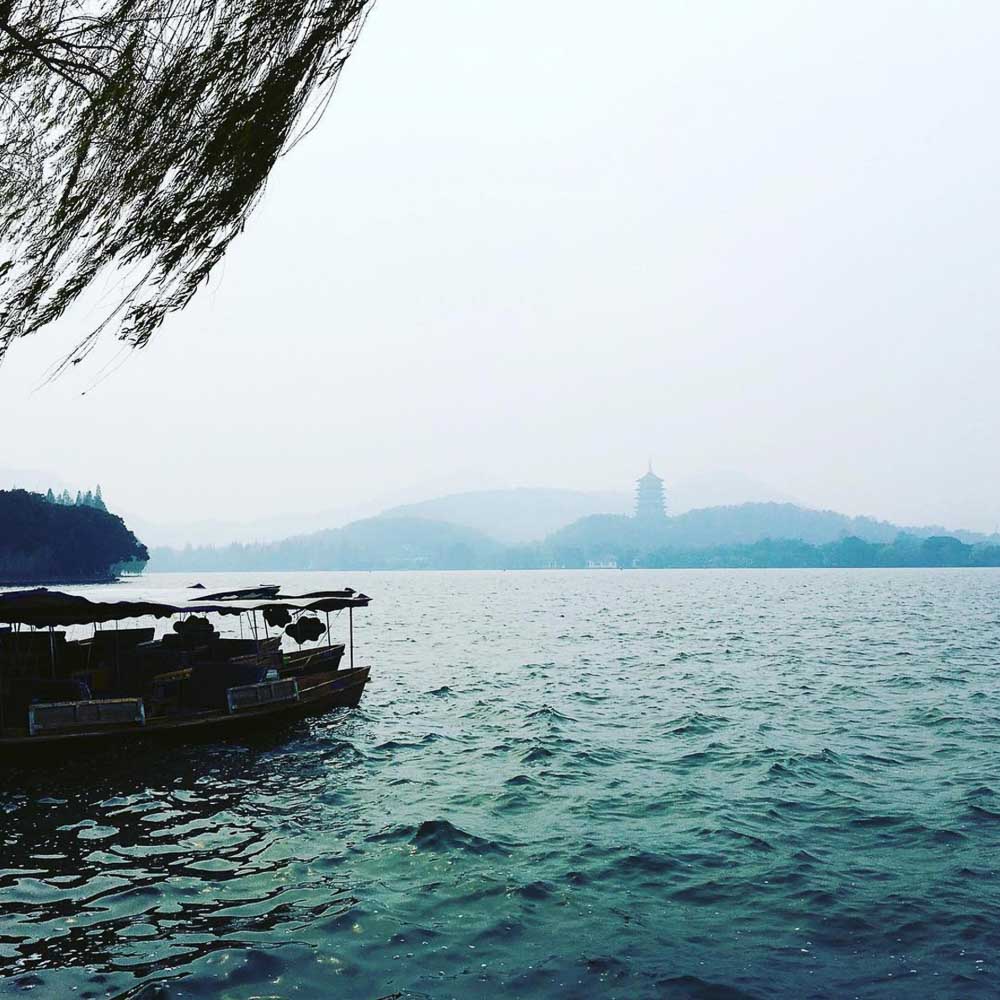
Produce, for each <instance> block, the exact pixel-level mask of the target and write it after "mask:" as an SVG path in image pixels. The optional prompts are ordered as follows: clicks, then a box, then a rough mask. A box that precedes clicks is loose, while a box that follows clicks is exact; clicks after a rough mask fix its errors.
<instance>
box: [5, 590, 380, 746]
mask: <svg viewBox="0 0 1000 1000" xmlns="http://www.w3.org/2000/svg"><path fill="white" fill-rule="evenodd" d="M267 590H268V593H267V594H266V595H264V597H263V599H262V600H261V599H259V598H255V599H251V600H248V599H247V593H248V592H247V591H233V592H230V593H229V594H224V595H217V598H218V599H217V601H216V603H214V604H209V603H205V602H200V603H198V604H158V603H152V602H141V601H140V602H136V601H118V602H92V601H88V600H86V599H85V598H82V597H76V596H74V595H69V594H61V593H58V592H55V591H49V590H45V589H38V590H33V591H19V592H15V593H7V594H0V628H7V629H9V630H6V631H0V758H3V759H27V758H30V756H31V755H32V753H33V752H35V751H41V750H43V749H66V748H70V747H72V748H76V747H90V746H97V745H107V744H108V743H117V742H124V741H128V740H134V739H144V740H148V739H153V738H164V737H173V738H180V739H194V738H199V737H201V736H218V735H226V734H229V733H234V732H237V731H247V730H257V729H260V728H262V727H264V726H267V725H271V724H274V723H283V722H287V721H290V720H293V719H298V718H302V717H304V716H307V715H313V714H317V713H322V712H326V711H328V710H330V709H332V708H337V707H345V708H348V707H354V706H356V705H357V704H358V703H359V701H360V700H361V696H362V694H363V692H364V688H365V685H366V683H367V682H368V678H369V674H370V667H367V666H363V667H355V665H354V641H353V640H354V620H353V611H354V609H355V608H358V607H366V606H367V605H368V603H369V600H370V599H369V598H368V597H367V596H365V595H364V594H356V593H354V592H353V591H350V592H347V591H328V592H319V593H317V594H310V595H306V596H303V597H289V596H282V595H280V594H278V593H277V591H276V590H275V589H274V588H271V587H268V588H267ZM272 590H273V591H274V592H273V593H271V591H272ZM345 609H346V610H347V611H348V621H349V645H348V646H345V644H344V643H333V642H332V641H331V640H330V635H329V615H330V613H331V612H335V611H342V610H345ZM258 612H260V613H262V614H263V617H264V625H263V626H259V625H258V620H257V615H258ZM317 613H323V614H325V615H326V616H327V627H326V628H323V627H322V625H321V624H320V623H319V619H318V618H317V617H316V616H317ZM216 615H219V616H224V615H240V616H246V618H245V619H244V621H248V622H250V624H251V632H252V637H250V638H247V637H244V638H239V639H237V638H229V637H224V636H222V635H221V634H220V633H219V632H218V631H217V630H216V629H215V627H214V626H213V625H212V623H211V620H210V619H211V617H213V616H216ZM146 617H149V618H153V619H156V618H174V619H175V621H174V623H173V628H172V630H171V631H169V632H167V633H166V634H165V635H163V636H161V637H160V638H159V639H157V638H154V636H155V628H153V627H146V628H130V629H124V628H120V627H119V623H120V622H122V621H125V620H131V619H136V618H146ZM286 619H292V620H294V625H293V624H292V623H291V622H290V623H289V625H288V628H287V629H286V632H288V629H291V632H290V633H288V634H292V635H295V636H296V637H297V638H299V639H301V635H302V633H303V631H306V632H309V633H310V634H311V635H315V636H317V638H318V636H319V633H324V634H325V636H326V641H325V643H324V644H317V645H315V646H312V647H309V648H305V649H303V648H301V645H300V648H299V649H297V650H295V651H287V652H286V651H284V650H283V649H282V639H283V636H282V634H281V633H280V632H279V633H278V634H277V635H271V634H270V633H269V632H268V626H267V622H268V621H269V620H271V621H276V620H277V621H284V620H286ZM109 623H114V628H112V629H101V628H100V626H101V625H107V624H109ZM303 623H305V624H306V625H308V628H306V627H305V626H304V624H303ZM79 625H92V626H93V627H94V633H93V635H92V636H90V637H87V638H82V639H76V640H70V639H68V638H67V634H66V632H65V631H63V630H62V628H61V627H62V626H79ZM296 626H298V628H297V629H296ZM39 629H41V630H43V631H38V630H39ZM317 630H318V631H317ZM262 631H263V635H262V634H261V632H262ZM345 653H347V654H348V655H349V666H348V667H346V668H342V667H341V663H342V660H343V658H344V656H345ZM32 748H34V749H32Z"/></svg>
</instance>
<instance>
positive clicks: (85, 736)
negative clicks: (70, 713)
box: [0, 667, 371, 763]
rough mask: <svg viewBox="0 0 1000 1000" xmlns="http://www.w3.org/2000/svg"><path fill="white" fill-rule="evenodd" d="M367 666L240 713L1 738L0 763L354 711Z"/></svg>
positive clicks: (313, 681) (211, 735) (212, 735)
mask: <svg viewBox="0 0 1000 1000" xmlns="http://www.w3.org/2000/svg"><path fill="white" fill-rule="evenodd" d="M370 670H371V668H370V667H357V668H355V669H353V670H339V671H337V672H336V673H331V674H320V675H314V676H310V677H308V678H303V683H302V684H301V686H300V688H299V697H298V699H297V700H295V701H286V702H280V703H276V704H269V705H261V706H260V707H257V708H249V709H245V710H242V711H239V712H199V713H196V714H192V715H184V716H172V717H169V718H155V717H154V718H150V719H147V720H146V722H145V724H135V725H123V726H116V727H115V728H114V729H94V730H84V731H74V732H68V733H46V734H37V735H35V736H29V735H27V734H25V735H4V736H0V759H2V760H3V761H4V762H6V763H28V762H29V760H30V758H31V757H33V756H34V755H35V753H36V752H42V751H47V750H48V751H51V750H56V751H59V752H66V751H71V752H76V751H78V750H81V749H85V748H90V747H94V748H97V747H107V746H110V745H115V744H122V743H126V742H128V743H130V744H131V743H134V742H136V741H153V740H176V741H182V742H186V741H194V740H201V739H216V738H219V737H226V736H230V735H236V734H240V733H247V732H255V731H262V730H265V729H268V728H271V727H273V726H276V725H282V724H287V723H289V722H294V721H296V720H298V719H302V718H305V717H307V716H311V715H321V714H323V713H324V712H328V711H330V710H331V709H334V708H354V707H356V706H357V705H358V703H359V702H360V701H361V695H362V694H363V693H364V689H365V685H366V684H367V683H368V675H369V673H370Z"/></svg>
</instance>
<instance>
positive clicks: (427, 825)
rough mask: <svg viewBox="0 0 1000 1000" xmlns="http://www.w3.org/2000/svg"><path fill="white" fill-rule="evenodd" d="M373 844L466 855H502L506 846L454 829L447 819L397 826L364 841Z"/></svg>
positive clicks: (457, 828)
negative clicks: (385, 843)
mask: <svg viewBox="0 0 1000 1000" xmlns="http://www.w3.org/2000/svg"><path fill="white" fill-rule="evenodd" d="M365 839H366V840H368V841H376V842H389V843H393V842H397V843H408V844H411V845H412V846H414V847H416V848H419V849H420V850H423V851H438V852H441V853H447V852H448V851H464V852H466V853H468V854H505V853H506V850H505V845H503V844H501V843H500V842H498V841H495V840H488V839H486V838H485V837H477V836H476V835H475V834H474V833H468V832H467V831H465V830H462V829H460V828H459V827H457V826H455V824H454V823H450V822H449V821H448V820H446V819H427V820H424V821H423V822H422V823H421V824H420V825H419V826H412V825H405V824H404V825H400V826H394V827H392V828H390V829H388V830H382V831H380V832H379V833H373V834H371V835H369V836H368V837H366V838H365Z"/></svg>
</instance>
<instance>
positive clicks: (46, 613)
mask: <svg viewBox="0 0 1000 1000" xmlns="http://www.w3.org/2000/svg"><path fill="white" fill-rule="evenodd" d="M328 593H329V594H330V595H331V596H327V597H318V598H315V599H314V598H313V595H304V596H303V597H301V598H299V597H283V596H280V595H279V596H276V597H273V598H268V599H266V600H256V601H224V602H219V603H215V604H210V603H207V602H205V601H199V602H197V603H194V602H192V603H191V604H184V603H177V604H166V603H160V602H157V601H91V600H88V599H87V598H86V597H80V596H79V595H77V594H65V593H63V592H62V591H58V590H48V589H46V588H45V587H38V588H36V589H34V590H15V591H7V592H5V593H0V623H3V624H7V625H34V626H35V627H38V628H45V627H47V626H54V625H93V624H97V623H105V622H117V621H124V620H126V619H128V618H148V617H152V618H171V617H173V616H174V615H181V614H218V615H238V614H244V613H245V612H248V611H250V612H252V611H264V610H266V609H267V608H287V609H288V610H289V611H294V612H302V611H321V612H327V611H342V610H343V609H344V608H364V607H367V606H368V603H369V602H370V601H371V598H370V597H368V596H367V595H365V594H353V596H341V594H342V592H338V591H329V592H328ZM333 595H336V596H333Z"/></svg>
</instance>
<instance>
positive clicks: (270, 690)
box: [226, 678, 299, 712]
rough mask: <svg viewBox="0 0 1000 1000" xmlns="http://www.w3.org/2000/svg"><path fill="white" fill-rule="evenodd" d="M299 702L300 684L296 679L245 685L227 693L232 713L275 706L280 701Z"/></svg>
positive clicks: (232, 688) (233, 688)
mask: <svg viewBox="0 0 1000 1000" xmlns="http://www.w3.org/2000/svg"><path fill="white" fill-rule="evenodd" d="M298 700H299V683H298V681H297V680H295V678H288V679H285V680H276V681H264V682H263V683H262V684H243V685H240V686H239V687H231V688H229V690H228V691H227V692H226V701H227V703H228V705H229V711H230V712H239V711H242V710H243V709H247V708H259V707H260V706H261V705H273V704H274V703H275V702H279V701H298Z"/></svg>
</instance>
